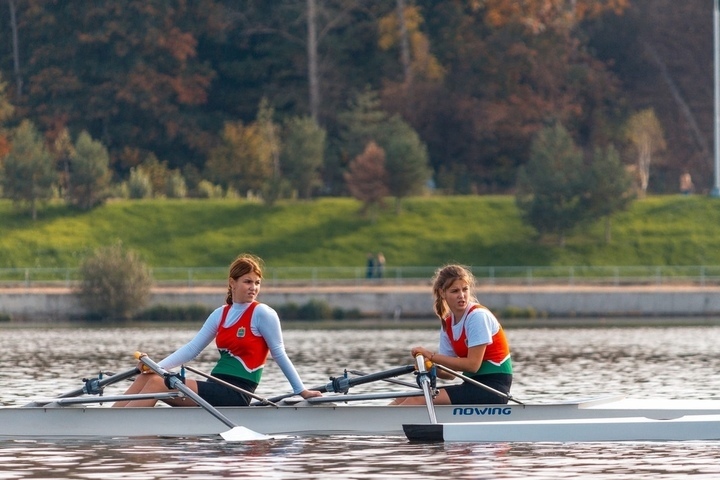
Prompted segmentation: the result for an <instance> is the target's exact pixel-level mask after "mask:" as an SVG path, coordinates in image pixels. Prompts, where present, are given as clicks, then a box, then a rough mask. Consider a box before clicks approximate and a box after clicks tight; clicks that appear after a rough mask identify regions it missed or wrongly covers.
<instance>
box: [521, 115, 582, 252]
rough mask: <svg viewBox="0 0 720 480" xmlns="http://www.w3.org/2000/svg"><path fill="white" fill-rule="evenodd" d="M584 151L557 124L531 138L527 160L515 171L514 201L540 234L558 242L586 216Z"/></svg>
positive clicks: (562, 243) (561, 243) (562, 244)
mask: <svg viewBox="0 0 720 480" xmlns="http://www.w3.org/2000/svg"><path fill="white" fill-rule="evenodd" d="M583 172H584V165H583V154H582V151H581V150H580V149H579V148H577V146H575V143H574V142H573V140H572V138H571V137H570V134H569V133H568V132H567V130H565V128H564V127H563V126H562V125H560V124H556V125H555V126H554V127H546V128H545V129H543V130H541V131H540V133H539V134H538V135H537V137H536V138H535V139H534V140H533V143H532V147H531V150H530V160H529V161H528V163H527V165H525V166H523V167H521V168H520V170H519V172H518V183H517V193H516V197H515V198H516V202H517V205H518V208H519V209H520V211H521V212H522V217H523V220H524V221H525V222H527V223H528V224H530V225H531V226H532V227H533V228H535V230H537V232H538V233H539V234H540V235H541V236H542V235H545V234H556V235H557V236H558V244H559V245H560V246H564V245H565V236H566V234H567V233H568V232H570V231H571V230H572V229H573V228H575V227H576V226H577V225H578V224H579V223H581V222H582V221H584V220H586V219H587V207H586V206H585V204H584V203H583V198H584V196H585V194H586V192H587V184H586V183H585V178H584V175H583Z"/></svg>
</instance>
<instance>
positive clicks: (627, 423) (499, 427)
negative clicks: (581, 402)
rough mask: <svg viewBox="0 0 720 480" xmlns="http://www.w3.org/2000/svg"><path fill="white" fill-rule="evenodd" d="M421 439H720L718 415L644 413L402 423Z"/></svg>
mask: <svg viewBox="0 0 720 480" xmlns="http://www.w3.org/2000/svg"><path fill="white" fill-rule="evenodd" d="M403 427H404V431H405V434H406V436H407V437H408V439H410V440H412V441H424V442H437V441H441V442H628V441H631V442H650V441H652V442H669V441H688V440H693V441H697V440H720V415H688V416H684V417H681V418H673V419H670V420H656V419H651V418H646V417H626V418H588V419H557V420H538V421H525V422H523V421H518V422H473V423H445V424H440V423H438V424H428V423H425V424H419V425H418V424H416V425H404V426H403Z"/></svg>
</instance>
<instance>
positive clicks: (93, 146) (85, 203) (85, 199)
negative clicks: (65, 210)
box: [68, 131, 110, 210]
mask: <svg viewBox="0 0 720 480" xmlns="http://www.w3.org/2000/svg"><path fill="white" fill-rule="evenodd" d="M70 165H71V170H70V175H71V179H70V182H69V192H68V193H69V198H70V202H71V203H72V204H74V205H76V206H78V207H80V209H82V210H90V209H91V208H93V207H95V206H96V205H99V204H101V203H102V202H104V201H105V199H107V197H108V194H109V193H108V192H109V188H110V155H109V154H108V151H107V149H106V148H105V146H104V145H103V144H102V143H100V142H98V141H96V140H93V139H92V137H91V136H90V134H89V133H87V132H85V131H83V132H81V133H80V135H79V136H78V139H77V141H76V142H75V147H74V149H73V154H72V156H71V157H70Z"/></svg>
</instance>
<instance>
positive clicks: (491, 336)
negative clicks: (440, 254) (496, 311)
mask: <svg viewBox="0 0 720 480" xmlns="http://www.w3.org/2000/svg"><path fill="white" fill-rule="evenodd" d="M474 287H475V279H474V277H473V275H472V273H470V271H469V270H467V269H466V268H464V267H462V266H460V265H447V266H445V267H443V268H441V269H439V270H438V271H437V272H436V274H435V278H434V279H433V297H434V299H435V304H434V309H435V314H436V315H437V316H438V317H439V318H440V323H441V325H442V327H441V329H440V346H439V348H438V350H437V352H435V351H431V350H428V349H427V348H425V347H413V348H412V350H411V354H412V356H413V358H414V357H415V356H416V355H418V354H421V355H423V356H424V357H425V359H426V360H430V361H431V362H433V363H437V364H438V365H443V366H445V367H447V368H449V369H451V370H455V371H457V372H464V375H465V376H467V377H470V378H472V379H473V380H476V381H478V382H480V383H482V384H484V385H487V386H488V387H491V388H493V389H495V390H498V391H500V392H503V393H507V394H509V393H510V386H511V385H512V361H511V359H510V348H509V346H508V342H507V340H506V338H505V333H504V331H503V328H502V326H501V325H500V322H498V320H497V319H496V318H495V316H494V315H493V314H492V312H490V310H488V309H487V308H486V307H484V306H482V305H481V304H480V303H478V301H477V299H476V298H475V295H474V293H473V289H474ZM438 377H440V378H446V379H454V378H455V377H454V376H453V375H451V374H449V373H447V372H443V371H441V370H439V371H438ZM433 402H434V403H435V405H459V404H483V403H507V402H508V399H507V398H504V397H500V396H499V395H497V394H494V393H492V392H488V391H487V390H485V389H483V388H481V387H478V386H477V385H473V384H471V383H469V382H463V383H461V384H458V385H449V386H447V387H443V388H440V389H439V393H438V395H437V396H436V397H435V398H434V400H433ZM424 403H425V397H423V396H418V397H406V398H398V399H395V400H394V401H393V402H392V403H391V405H417V404H424Z"/></svg>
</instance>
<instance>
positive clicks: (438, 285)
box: [433, 265, 478, 326]
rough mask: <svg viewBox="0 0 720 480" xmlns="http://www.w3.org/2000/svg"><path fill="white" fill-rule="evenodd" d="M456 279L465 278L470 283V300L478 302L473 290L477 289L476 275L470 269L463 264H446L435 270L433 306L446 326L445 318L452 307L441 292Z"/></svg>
mask: <svg viewBox="0 0 720 480" xmlns="http://www.w3.org/2000/svg"><path fill="white" fill-rule="evenodd" d="M456 280H463V281H465V282H466V283H467V284H468V286H469V287H470V297H469V300H470V301H471V302H474V303H478V300H477V298H476V297H475V294H474V293H473V290H474V289H475V277H474V276H473V274H472V273H470V270H469V269H467V268H465V267H463V266H462V265H445V266H444V267H442V268H439V269H438V270H437V271H436V272H435V277H434V278H433V298H434V299H435V303H434V306H433V308H434V310H435V315H437V316H438V317H439V318H440V321H441V322H442V324H443V326H445V318H446V317H447V316H448V314H449V313H450V308H449V307H448V305H447V303H446V302H445V299H444V298H443V297H442V295H441V293H442V292H444V291H445V290H447V289H448V288H450V285H452V284H453V283H454V282H455V281H456Z"/></svg>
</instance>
